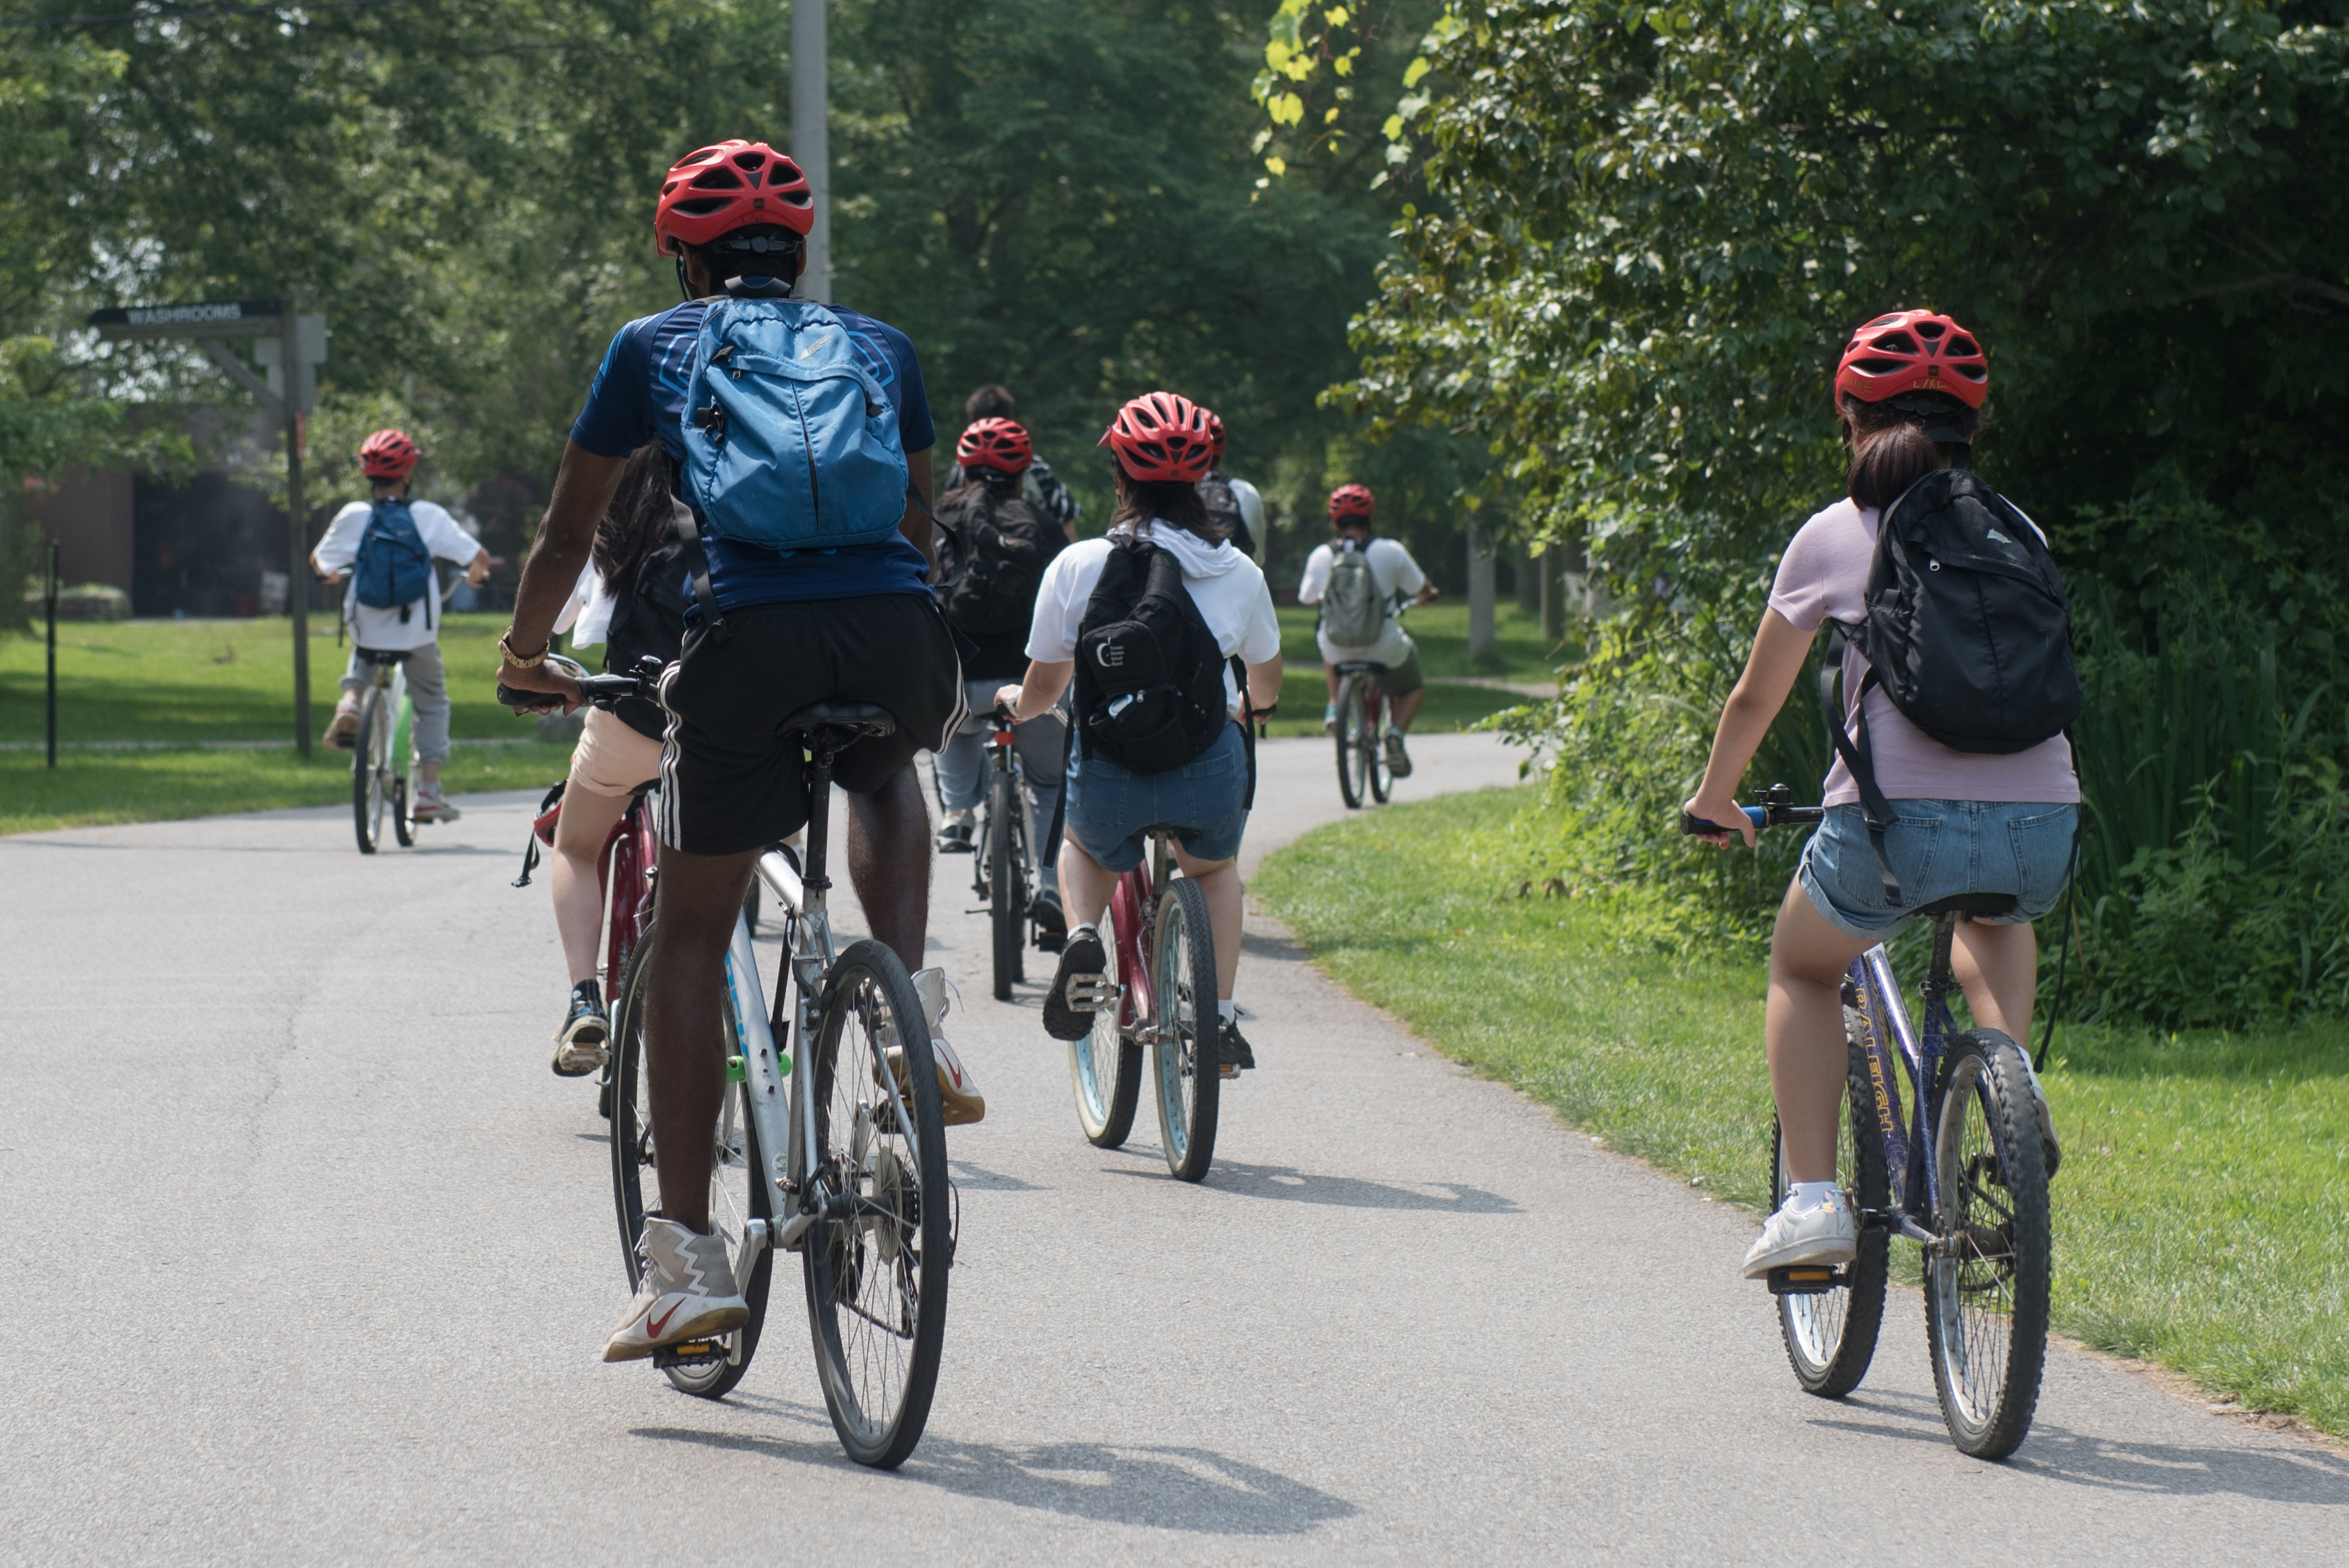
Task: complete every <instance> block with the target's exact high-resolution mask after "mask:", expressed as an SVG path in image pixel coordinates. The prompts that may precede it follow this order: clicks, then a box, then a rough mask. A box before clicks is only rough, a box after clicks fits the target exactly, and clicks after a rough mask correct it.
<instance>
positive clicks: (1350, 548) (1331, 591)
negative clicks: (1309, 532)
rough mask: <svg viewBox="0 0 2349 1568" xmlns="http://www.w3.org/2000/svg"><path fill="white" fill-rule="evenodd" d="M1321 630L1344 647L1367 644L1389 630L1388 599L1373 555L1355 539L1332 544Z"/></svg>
mask: <svg viewBox="0 0 2349 1568" xmlns="http://www.w3.org/2000/svg"><path fill="white" fill-rule="evenodd" d="M1321 630H1322V631H1323V632H1325V633H1327V634H1329V638H1330V641H1331V642H1333V643H1335V644H1337V645H1339V646H1340V647H1341V648H1367V647H1369V646H1370V645H1371V644H1373V643H1375V642H1377V641H1378V640H1379V639H1380V638H1381V637H1382V636H1384V635H1385V634H1386V630H1387V603H1386V597H1385V595H1383V594H1381V593H1380V592H1379V580H1378V578H1377V577H1376V576H1375V575H1373V574H1372V573H1371V558H1370V556H1369V555H1368V554H1366V553H1364V552H1362V551H1361V550H1360V549H1357V548H1356V547H1355V545H1354V542H1352V541H1351V540H1345V541H1341V542H1339V543H1336V544H1333V545H1331V546H1330V582H1329V584H1328V586H1326V587H1324V588H1323V589H1322V590H1321Z"/></svg>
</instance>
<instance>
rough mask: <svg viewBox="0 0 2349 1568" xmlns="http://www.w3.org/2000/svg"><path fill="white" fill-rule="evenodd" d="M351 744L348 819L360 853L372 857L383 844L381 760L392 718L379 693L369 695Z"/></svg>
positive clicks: (388, 742)
mask: <svg viewBox="0 0 2349 1568" xmlns="http://www.w3.org/2000/svg"><path fill="white" fill-rule="evenodd" d="M351 742H352V744H351V819H352V822H353V825H354V826H355V827H357V830H358V840H359V853H361V854H363V855H371V854H373V853H375V851H376V849H377V847H378V845H379V844H381V843H382V842H383V809H384V767H383V759H384V756H385V754H386V753H387V752H388V751H389V750H390V749H391V715H390V713H389V712H388V709H387V708H386V707H385V704H384V700H383V692H382V691H381V690H380V689H371V690H369V691H368V693H367V701H366V703H365V704H364V705H362V706H361V707H360V708H359V727H358V733H357V734H356V735H354V736H353V737H352V738H351Z"/></svg>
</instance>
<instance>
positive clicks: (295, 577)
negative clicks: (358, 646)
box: [278, 300, 310, 761]
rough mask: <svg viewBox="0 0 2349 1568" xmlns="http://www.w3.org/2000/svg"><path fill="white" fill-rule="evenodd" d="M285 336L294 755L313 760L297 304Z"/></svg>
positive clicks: (288, 314)
mask: <svg viewBox="0 0 2349 1568" xmlns="http://www.w3.org/2000/svg"><path fill="white" fill-rule="evenodd" d="M284 319H285V335H283V336H281V337H280V338H279V339H278V341H279V342H280V343H282V344H284V345H285V347H284V348H282V349H281V350H279V352H280V353H281V354H282V355H284V356H285V608H286V609H287V610H289V611H291V612H292V613H293V616H294V749H295V753H296V754H297V755H298V756H300V757H301V758H303V759H304V760H305V761H306V760H308V758H309V756H310V565H309V556H310V545H309V539H308V534H309V527H308V521H309V511H308V509H307V508H306V507H305V506H304V505H303V504H302V425H301V420H302V413H301V410H300V408H298V407H296V404H298V403H299V401H300V399H299V398H297V397H295V377H296V376H297V375H298V374H299V372H298V371H297V370H296V369H295V365H294V361H295V342H296V341H297V339H296V338H295V325H294V303H293V302H292V301H291V300H288V301H287V302H286V303H285V317H284Z"/></svg>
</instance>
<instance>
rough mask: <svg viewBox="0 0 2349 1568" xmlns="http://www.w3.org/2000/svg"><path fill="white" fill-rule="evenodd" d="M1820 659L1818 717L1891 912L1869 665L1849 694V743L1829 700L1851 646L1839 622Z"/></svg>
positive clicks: (1886, 820)
mask: <svg viewBox="0 0 2349 1568" xmlns="http://www.w3.org/2000/svg"><path fill="white" fill-rule="evenodd" d="M1827 625H1828V627H1829V628H1830V629H1829V631H1828V633H1827V647H1826V658H1825V659H1824V660H1823V661H1822V663H1821V664H1820V665H1819V711H1820V712H1821V713H1822V714H1823V715H1825V716H1826V721H1827V735H1828V737H1829V738H1831V739H1833V740H1834V742H1835V748H1836V755H1837V756H1838V757H1840V758H1843V765H1844V767H1845V768H1847V769H1850V772H1851V781H1852V782H1853V783H1854V784H1856V785H1857V786H1858V788H1859V812H1860V816H1861V818H1862V819H1863V820H1866V822H1867V823H1868V846H1869V848H1871V849H1873V850H1874V851H1876V870H1877V872H1878V875H1879V876H1881V877H1882V878H1883V879H1884V900H1885V902H1886V903H1889V904H1891V905H1893V906H1895V907H1896V908H1897V907H1898V906H1899V903H1900V879H1899V878H1898V877H1896V876H1894V875H1893V874H1892V857H1891V856H1890V855H1889V854H1888V853H1887V852H1886V851H1885V847H1884V836H1885V834H1887V833H1889V832H1890V831H1891V830H1892V825H1893V823H1894V822H1895V821H1896V820H1897V819H1896V818H1895V817H1894V816H1893V814H1892V802H1890V801H1889V800H1887V799H1885V798H1884V791H1883V790H1882V789H1879V788H1878V787H1877V782H1876V758H1875V752H1874V749H1873V748H1871V747H1870V746H1869V745H1868V688H1869V687H1871V686H1875V685H1876V669H1875V667H1874V666H1873V665H1870V666H1869V668H1868V674H1867V675H1866V676H1864V677H1862V678H1861V680H1860V683H1859V690H1857V692H1854V693H1853V694H1852V699H1851V708H1852V717H1853V719H1854V720H1855V722H1856V724H1857V728H1858V731H1859V735H1858V738H1857V742H1856V743H1855V741H1854V739H1853V737H1852V736H1851V735H1850V734H1849V733H1848V732H1847V730H1846V729H1845V728H1844V719H1843V715H1842V713H1841V712H1840V711H1838V710H1837V707H1836V700H1835V690H1836V677H1837V676H1840V675H1841V674H1842V673H1843V651H1844V648H1845V646H1846V645H1854V644H1853V639H1852V635H1851V628H1850V627H1848V626H1847V625H1845V624H1843V623H1842V622H1841V621H1829V622H1828V623H1827Z"/></svg>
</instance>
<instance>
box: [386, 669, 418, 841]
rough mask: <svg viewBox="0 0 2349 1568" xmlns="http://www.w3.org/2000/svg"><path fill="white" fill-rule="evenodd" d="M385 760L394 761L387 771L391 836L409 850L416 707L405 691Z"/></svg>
mask: <svg viewBox="0 0 2349 1568" xmlns="http://www.w3.org/2000/svg"><path fill="white" fill-rule="evenodd" d="M387 758H388V759H389V758H397V760H396V761H392V762H391V763H390V768H389V769H387V770H388V771H390V773H391V835H392V837H393V838H395V839H398V841H399V847H400V848H401V849H403V850H405V849H409V848H412V847H413V846H414V845H415V843H416V782H417V779H416V769H417V761H416V704H415V703H414V702H413V701H411V700H410V699H409V696H408V695H407V694H406V693H405V692H403V693H401V694H400V698H399V722H398V723H397V724H395V725H393V726H392V728H391V749H390V750H389V752H388V754H387Z"/></svg>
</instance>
